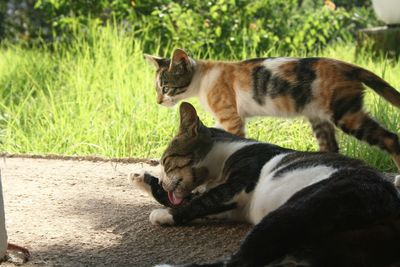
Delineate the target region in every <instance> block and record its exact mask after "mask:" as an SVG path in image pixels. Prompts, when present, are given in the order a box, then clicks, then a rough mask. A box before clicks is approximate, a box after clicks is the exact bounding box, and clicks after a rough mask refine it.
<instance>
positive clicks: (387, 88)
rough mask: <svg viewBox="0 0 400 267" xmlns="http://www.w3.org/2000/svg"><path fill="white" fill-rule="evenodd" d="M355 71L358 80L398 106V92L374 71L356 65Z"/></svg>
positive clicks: (399, 99)
mask: <svg viewBox="0 0 400 267" xmlns="http://www.w3.org/2000/svg"><path fill="white" fill-rule="evenodd" d="M355 73H356V76H357V78H358V80H359V81H361V82H362V83H364V84H365V85H367V86H368V87H370V88H371V89H373V90H374V91H375V92H376V93H377V94H378V95H380V96H382V97H383V98H385V99H386V100H387V101H388V102H390V103H391V104H393V105H394V106H396V107H398V108H400V92H398V91H397V90H396V89H395V88H394V87H393V86H391V85H390V84H389V83H388V82H386V81H385V80H383V79H382V78H381V77H379V76H378V75H376V74H375V73H373V72H371V71H369V70H366V69H363V68H360V67H356V68H355Z"/></svg>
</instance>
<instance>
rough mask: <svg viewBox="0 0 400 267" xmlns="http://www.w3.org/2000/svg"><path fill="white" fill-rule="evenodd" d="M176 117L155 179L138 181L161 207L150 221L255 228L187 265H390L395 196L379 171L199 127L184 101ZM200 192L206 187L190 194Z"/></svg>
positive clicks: (398, 235)
mask: <svg viewBox="0 0 400 267" xmlns="http://www.w3.org/2000/svg"><path fill="white" fill-rule="evenodd" d="M180 115H181V125H180V129H179V132H178V134H177V135H176V136H175V138H174V139H173V140H172V141H171V143H170V145H169V146H168V148H167V149H166V151H165V152H164V155H163V157H162V159H161V163H162V167H163V169H164V174H163V176H162V177H161V178H156V177H153V176H150V175H148V174H147V175H144V176H143V181H144V182H146V183H147V184H148V188H149V189H148V191H151V192H152V195H153V196H154V197H155V199H156V200H158V201H159V202H160V203H161V204H163V205H165V206H168V207H169V208H168V209H157V210H154V211H153V212H151V214H150V221H151V222H152V223H153V224H160V225H181V224H186V223H189V222H191V221H192V220H195V219H199V218H205V217H212V218H215V217H218V218H220V219H225V220H241V221H247V222H249V223H252V224H254V225H255V227H254V229H253V230H252V231H251V232H250V233H249V234H248V236H247V237H246V239H245V240H244V241H243V243H242V245H241V247H240V249H239V250H238V251H237V252H236V253H235V254H233V255H232V256H231V257H229V258H227V259H225V260H222V261H219V262H215V263H211V264H204V265H203V264H190V265H185V266H237V267H239V266H240V267H246V266H248V267H250V266H255V267H257V266H314V267H319V266H324V267H330V266H332V267H333V266H343V267H346V266H348V267H350V266H363V267H381V266H382V267H389V266H398V265H396V264H399V263H400V254H399V253H398V251H397V248H398V244H399V242H400V195H399V193H398V192H397V190H396V189H395V187H394V185H393V184H392V183H390V182H388V181H386V180H385V176H384V175H383V174H381V173H379V172H378V171H377V170H375V169H372V168H371V167H368V166H367V165H365V164H364V163H363V162H362V161H359V160H355V159H351V158H348V157H345V156H341V155H339V154H336V153H322V152H298V151H294V150H290V149H286V148H282V147H279V146H275V145H272V144H268V143H260V142H256V141H254V140H248V139H245V138H241V137H237V136H235V135H232V134H230V133H227V132H225V131H223V130H219V129H214V128H207V127H205V126H204V125H203V124H202V123H201V121H200V120H199V118H198V117H197V114H196V111H195V110H194V108H193V107H192V106H191V105H190V104H188V103H182V105H181V108H180ZM199 169H201V170H203V172H202V174H203V176H202V177H201V178H199V177H196V176H197V175H196V174H195V173H196V170H199ZM184 176H187V177H184ZM158 181H160V182H161V185H160V184H159V183H158ZM176 181H179V182H176ZM171 185H173V186H172V187H171ZM161 186H162V187H163V188H164V189H165V190H162V188H161ZM199 186H204V187H205V191H204V192H202V193H201V194H194V193H193V191H194V190H195V191H196V188H197V187H199ZM181 188H184V189H185V190H181ZM166 191H172V192H174V193H175V192H177V191H178V192H179V196H180V197H182V198H184V199H185V200H184V202H183V203H182V204H181V205H178V206H174V205H170V204H169V203H165V201H166V195H167V192H166ZM183 192H184V194H183ZM289 259H290V260H289ZM288 262H292V264H289V263H288ZM293 262H297V263H293Z"/></svg>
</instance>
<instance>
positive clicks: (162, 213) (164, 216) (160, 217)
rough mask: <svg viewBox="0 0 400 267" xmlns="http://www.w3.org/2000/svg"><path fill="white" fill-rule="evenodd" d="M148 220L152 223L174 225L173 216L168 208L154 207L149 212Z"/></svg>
mask: <svg viewBox="0 0 400 267" xmlns="http://www.w3.org/2000/svg"><path fill="white" fill-rule="evenodd" d="M150 222H151V224H153V225H174V224H175V222H174V218H173V216H172V214H171V212H170V209H155V210H153V211H152V212H151V213H150Z"/></svg>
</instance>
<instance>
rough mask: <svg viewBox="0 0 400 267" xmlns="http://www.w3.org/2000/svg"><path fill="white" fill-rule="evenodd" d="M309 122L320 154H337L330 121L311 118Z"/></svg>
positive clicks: (336, 145)
mask: <svg viewBox="0 0 400 267" xmlns="http://www.w3.org/2000/svg"><path fill="white" fill-rule="evenodd" d="M309 121H310V124H311V127H312V130H313V133H314V136H315V138H316V139H317V141H318V146H319V150H320V151H322V152H334V153H337V152H339V146H338V143H337V141H336V136H335V126H334V125H333V124H332V123H331V122H330V121H328V120H323V119H319V118H313V119H310V120H309Z"/></svg>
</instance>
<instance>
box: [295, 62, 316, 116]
mask: <svg viewBox="0 0 400 267" xmlns="http://www.w3.org/2000/svg"><path fill="white" fill-rule="evenodd" d="M318 60H319V58H303V59H300V60H299V62H298V64H297V67H296V76H297V81H298V83H297V84H296V85H295V86H293V87H292V88H291V91H290V94H291V96H292V98H293V99H294V100H295V101H296V104H297V105H296V106H297V111H300V110H302V109H303V108H304V106H305V105H306V104H308V103H309V102H310V101H311V99H312V94H311V84H312V83H313V82H314V80H315V78H316V74H315V70H314V69H313V65H314V64H315V62H317V61H318Z"/></svg>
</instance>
